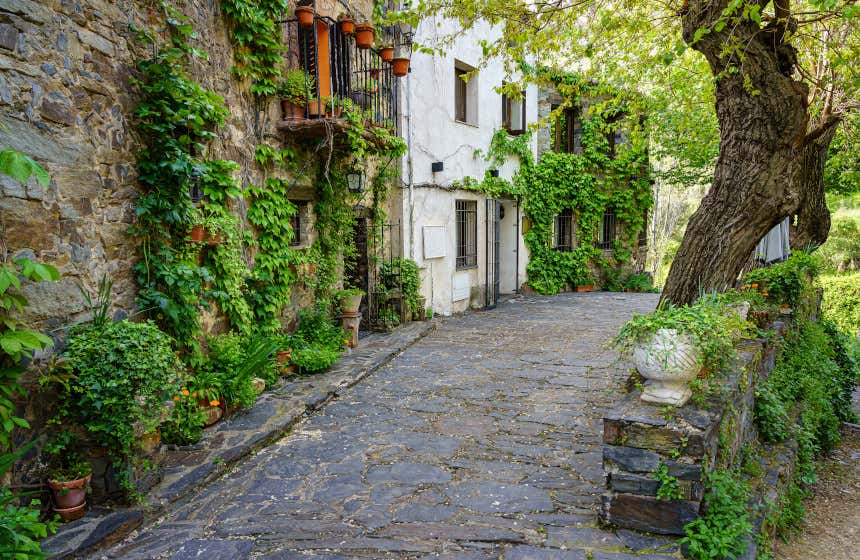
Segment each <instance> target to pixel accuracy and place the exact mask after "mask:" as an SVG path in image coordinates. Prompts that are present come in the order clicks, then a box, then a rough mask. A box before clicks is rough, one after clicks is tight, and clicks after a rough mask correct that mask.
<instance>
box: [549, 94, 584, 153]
mask: <svg viewBox="0 0 860 560" xmlns="http://www.w3.org/2000/svg"><path fill="white" fill-rule="evenodd" d="M557 109H558V106H557V105H556V106H554V107H553V108H552V110H553V111H555V110H557ZM553 149H554V150H555V151H556V152H561V153H566V154H578V153H581V152H582V117H581V115H580V112H579V109H578V108H569V109H565V110H564V111H563V112H562V114H561V116H559V117H558V119H557V120H556V122H555V138H554V146H553Z"/></svg>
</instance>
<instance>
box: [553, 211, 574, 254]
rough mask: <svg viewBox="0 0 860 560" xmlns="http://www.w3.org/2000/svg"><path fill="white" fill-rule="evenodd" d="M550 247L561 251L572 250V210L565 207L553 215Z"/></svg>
mask: <svg viewBox="0 0 860 560" xmlns="http://www.w3.org/2000/svg"><path fill="white" fill-rule="evenodd" d="M552 248H553V249H555V250H556V251H561V252H563V253H566V252H569V251H572V250H573V210H571V209H570V208H565V209H564V210H562V211H561V213H560V214H559V215H558V216H556V217H555V227H554V228H553V235H552Z"/></svg>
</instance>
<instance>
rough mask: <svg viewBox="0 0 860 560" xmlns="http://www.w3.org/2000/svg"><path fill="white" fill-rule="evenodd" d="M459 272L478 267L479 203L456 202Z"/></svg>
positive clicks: (468, 201)
mask: <svg viewBox="0 0 860 560" xmlns="http://www.w3.org/2000/svg"><path fill="white" fill-rule="evenodd" d="M454 211H455V215H456V221H457V262H456V268H457V270H467V269H470V268H477V267H478V201H477V200H455V201H454Z"/></svg>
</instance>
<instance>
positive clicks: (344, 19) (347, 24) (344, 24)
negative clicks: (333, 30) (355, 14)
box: [337, 14, 355, 35]
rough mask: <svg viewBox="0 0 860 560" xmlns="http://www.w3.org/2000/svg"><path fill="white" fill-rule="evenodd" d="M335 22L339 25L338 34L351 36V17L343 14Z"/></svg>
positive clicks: (353, 28)
mask: <svg viewBox="0 0 860 560" xmlns="http://www.w3.org/2000/svg"><path fill="white" fill-rule="evenodd" d="M337 22H338V24H339V25H340V32H341V33H343V34H344V35H352V34H353V33H355V20H354V19H352V16H350V15H347V14H343V15H342V16H340V17H339V18H338V21H337Z"/></svg>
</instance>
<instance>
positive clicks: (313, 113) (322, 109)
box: [308, 98, 328, 119]
mask: <svg viewBox="0 0 860 560" xmlns="http://www.w3.org/2000/svg"><path fill="white" fill-rule="evenodd" d="M327 113H328V101H327V100H326V99H323V98H314V99H308V116H309V117H310V118H312V119H321V118H324V117H325V116H326V114H327Z"/></svg>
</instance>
